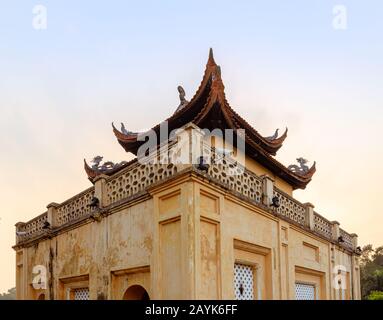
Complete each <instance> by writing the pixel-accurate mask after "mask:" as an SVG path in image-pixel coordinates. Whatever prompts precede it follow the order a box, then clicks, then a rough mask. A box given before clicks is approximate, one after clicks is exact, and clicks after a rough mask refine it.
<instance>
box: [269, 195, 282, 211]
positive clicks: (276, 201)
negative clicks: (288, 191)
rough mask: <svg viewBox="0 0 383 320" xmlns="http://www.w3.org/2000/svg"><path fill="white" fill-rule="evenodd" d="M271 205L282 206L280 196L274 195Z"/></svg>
mask: <svg viewBox="0 0 383 320" xmlns="http://www.w3.org/2000/svg"><path fill="white" fill-rule="evenodd" d="M270 206H271V207H274V208H279V207H280V206H281V203H280V202H279V198H278V197H277V196H275V197H273V198H272V199H271V204H270Z"/></svg>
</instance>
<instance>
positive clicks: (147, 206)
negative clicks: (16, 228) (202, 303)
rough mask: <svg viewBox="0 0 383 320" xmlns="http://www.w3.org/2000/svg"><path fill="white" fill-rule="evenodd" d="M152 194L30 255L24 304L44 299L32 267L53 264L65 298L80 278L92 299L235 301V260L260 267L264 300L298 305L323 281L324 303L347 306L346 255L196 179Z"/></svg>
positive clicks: (21, 293) (56, 289)
mask: <svg viewBox="0 0 383 320" xmlns="http://www.w3.org/2000/svg"><path fill="white" fill-rule="evenodd" d="M149 192H150V196H148V198H147V199H146V200H141V202H136V203H130V204H128V205H126V207H123V208H122V209H119V210H117V209H116V211H115V212H111V214H110V215H108V216H107V217H104V218H103V219H102V220H101V221H100V222H96V221H93V222H89V223H86V224H83V225H81V226H78V227H76V228H74V229H72V230H68V231H64V232H62V233H61V234H59V235H57V236H55V237H53V238H52V239H47V240H43V241H40V242H38V243H36V244H35V245H33V246H30V247H28V248H25V249H21V250H20V251H19V252H23V254H22V257H20V256H19V258H18V259H21V260H22V261H24V265H23V267H24V266H26V268H24V271H23V272H24V273H22V274H23V275H22V276H20V275H18V277H19V279H18V282H17V283H18V284H17V290H18V297H20V298H28V299H37V297H38V296H39V294H40V293H42V292H44V290H39V291H36V290H34V289H33V288H32V286H31V282H32V276H33V275H32V268H33V266H35V265H40V264H41V265H45V266H46V267H47V269H48V270H49V265H50V263H51V264H52V270H53V276H54V277H53V279H54V282H53V297H54V298H56V299H65V292H64V291H65V288H67V287H68V286H69V287H70V286H71V285H72V284H73V283H75V282H76V279H77V280H78V281H82V282H81V283H84V284H87V283H89V288H90V297H91V299H97V298H108V299H122V297H123V295H124V293H125V291H126V290H127V289H128V288H129V287H130V286H132V285H135V284H138V285H141V286H142V287H144V288H145V289H146V290H147V292H148V294H149V296H150V298H152V299H233V298H234V290H233V276H234V263H235V262H239V263H249V264H250V265H254V266H256V267H257V271H256V272H258V273H257V274H258V276H259V279H261V280H262V283H263V285H262V287H260V289H259V292H257V293H256V294H255V296H256V298H262V299H295V291H294V286H295V281H297V280H299V281H308V282H314V283H317V284H318V286H319V287H320V293H319V295H320V298H321V299H337V298H339V297H338V296H337V295H336V293H335V290H334V289H333V288H332V285H331V283H332V282H331V281H332V279H333V278H332V277H333V276H334V275H333V269H334V267H335V266H336V265H338V264H342V265H345V266H346V268H347V272H348V273H349V275H348V278H347V279H348V282H349V284H350V285H351V282H353V283H355V281H356V280H354V278H352V274H353V270H352V266H351V256H350V254H349V253H347V252H343V251H344V250H343V249H339V248H337V247H336V246H335V245H333V244H331V243H330V242H328V241H326V240H323V239H321V238H319V237H317V236H315V235H313V234H312V233H310V232H308V231H304V230H302V229H301V228H300V227H296V226H295V225H292V224H290V223H288V222H286V221H284V220H281V219H279V218H278V217H276V216H273V215H271V214H269V213H267V212H266V211H264V210H262V209H260V208H259V207H255V206H254V205H252V204H249V203H247V202H245V201H243V200H240V199H238V198H236V197H234V196H233V195H231V194H230V193H228V192H225V191H223V190H222V189H219V188H218V187H214V186H212V185H210V184H208V183H207V182H206V181H205V182H203V181H202V180H201V179H199V178H198V177H196V176H194V175H192V174H191V175H186V176H185V177H181V178H179V179H178V180H175V181H173V182H168V183H165V184H163V185H160V186H156V187H153V188H152V189H150V190H149ZM347 272H346V273H347ZM25 277H26V279H27V281H26V282H25V281H24V279H25ZM353 285H355V284H353ZM48 291H49V290H46V296H47V298H48ZM350 294H351V290H350Z"/></svg>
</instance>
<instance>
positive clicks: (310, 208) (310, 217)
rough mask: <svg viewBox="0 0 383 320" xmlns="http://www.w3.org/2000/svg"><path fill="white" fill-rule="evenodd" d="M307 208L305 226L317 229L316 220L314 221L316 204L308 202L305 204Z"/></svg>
mask: <svg viewBox="0 0 383 320" xmlns="http://www.w3.org/2000/svg"><path fill="white" fill-rule="evenodd" d="M304 206H305V208H306V213H305V215H306V216H305V226H306V227H308V228H309V229H310V230H314V229H315V221H314V205H313V204H312V203H310V202H307V203H305V204H304Z"/></svg>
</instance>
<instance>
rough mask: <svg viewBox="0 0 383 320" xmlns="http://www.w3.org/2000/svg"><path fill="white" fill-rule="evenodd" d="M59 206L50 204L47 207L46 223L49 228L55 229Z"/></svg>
mask: <svg viewBox="0 0 383 320" xmlns="http://www.w3.org/2000/svg"><path fill="white" fill-rule="evenodd" d="M59 206H60V205H59V204H58V203H56V202H51V203H50V204H48V205H47V209H48V211H47V221H48V223H49V224H50V226H51V228H55V227H57V226H58V225H57V218H56V217H57V208H58V207H59Z"/></svg>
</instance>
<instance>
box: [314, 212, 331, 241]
mask: <svg viewBox="0 0 383 320" xmlns="http://www.w3.org/2000/svg"><path fill="white" fill-rule="evenodd" d="M314 230H315V231H316V232H319V233H321V234H323V235H324V236H326V237H327V238H329V239H331V222H330V221H328V220H327V219H325V218H323V217H322V216H321V215H319V214H317V213H315V214H314Z"/></svg>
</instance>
